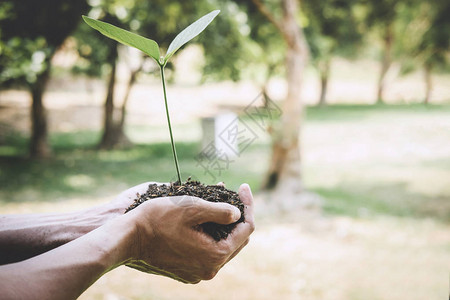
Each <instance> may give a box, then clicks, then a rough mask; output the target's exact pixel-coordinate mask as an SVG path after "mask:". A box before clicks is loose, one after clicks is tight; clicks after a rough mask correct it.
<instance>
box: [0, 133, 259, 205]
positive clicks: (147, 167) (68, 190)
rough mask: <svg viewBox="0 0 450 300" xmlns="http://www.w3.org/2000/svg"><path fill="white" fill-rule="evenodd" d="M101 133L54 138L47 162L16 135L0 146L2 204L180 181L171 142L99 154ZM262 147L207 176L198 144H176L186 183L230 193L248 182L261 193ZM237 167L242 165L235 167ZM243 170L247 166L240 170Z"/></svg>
mask: <svg viewBox="0 0 450 300" xmlns="http://www.w3.org/2000/svg"><path fill="white" fill-rule="evenodd" d="M98 138H99V134H98V133H96V132H77V133H73V134H68V133H65V134H54V135H52V137H51V143H52V148H53V150H54V155H53V157H52V158H51V159H48V160H30V159H27V158H26V157H25V156H24V155H21V154H23V153H24V152H25V151H24V149H26V139H25V138H23V137H22V138H21V137H19V136H14V137H11V138H8V139H7V142H8V144H7V145H5V146H0V182H2V188H1V189H0V201H2V202H21V201H41V200H45V201H57V200H61V199H64V198H72V197H79V196H83V195H89V196H90V197H95V196H105V195H110V194H116V193H119V192H120V191H122V190H123V189H126V188H127V187H130V186H133V185H137V184H139V183H142V182H146V181H159V182H168V181H175V180H176V173H175V166H174V164H173V160H172V153H171V148H170V144H169V143H157V144H137V145H135V146H133V147H132V148H129V149H122V150H112V151H100V150H97V149H96V148H95V146H96V143H97V141H98ZM260 148H261V147H258V146H255V147H253V148H250V149H248V150H247V151H246V152H245V153H243V154H242V156H241V157H238V158H234V159H233V161H231V162H230V164H229V166H228V168H227V167H226V165H225V164H223V165H222V166H221V168H223V170H220V172H219V170H215V167H212V168H211V170H210V171H211V173H205V171H204V169H203V168H202V167H201V166H199V165H198V161H197V160H196V156H197V155H198V153H199V152H200V150H201V149H200V145H199V143H194V142H190V143H189V142H181V143H177V151H178V155H179V159H180V168H181V171H182V176H183V179H184V180H186V179H187V177H188V176H192V178H194V179H198V180H201V181H202V182H205V183H208V184H215V183H217V182H218V181H223V182H225V183H226V184H227V186H229V187H230V188H232V189H237V188H238V187H239V184H240V183H242V182H248V183H249V184H251V185H252V186H254V187H255V190H257V187H258V185H259V184H258V181H259V176H258V174H259V173H261V172H262V168H263V166H261V167H260V168H255V167H254V166H252V165H251V163H250V161H249V160H248V157H255V156H261V155H263V154H262V152H263V151H262V150H261V149H260ZM234 164H237V165H239V166H240V167H239V168H235V167H234ZM243 166H244V168H242V167H243Z"/></svg>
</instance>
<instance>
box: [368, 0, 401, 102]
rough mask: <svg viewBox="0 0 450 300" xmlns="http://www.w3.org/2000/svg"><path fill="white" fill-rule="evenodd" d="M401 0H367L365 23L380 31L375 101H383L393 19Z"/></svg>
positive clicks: (391, 49)
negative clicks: (380, 54) (379, 55)
mask: <svg viewBox="0 0 450 300" xmlns="http://www.w3.org/2000/svg"><path fill="white" fill-rule="evenodd" d="M400 2H401V0H367V8H368V14H367V19H366V21H367V25H368V26H369V27H371V28H373V29H377V30H378V31H379V32H380V35H381V39H382V44H383V50H382V59H381V70H380V74H379V76H378V87H377V103H383V101H384V100H383V99H384V90H385V87H386V74H387V72H388V70H389V68H390V67H391V65H392V61H393V48H394V42H395V28H394V26H395V21H396V19H397V16H398V11H399V9H398V6H399V3H400Z"/></svg>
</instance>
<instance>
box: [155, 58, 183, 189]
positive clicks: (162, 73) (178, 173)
mask: <svg viewBox="0 0 450 300" xmlns="http://www.w3.org/2000/svg"><path fill="white" fill-rule="evenodd" d="M159 69H160V70H161V79H162V84H163V91H164V103H165V105H166V116H167V124H168V125H169V133H170V143H171V145H172V153H173V160H174V161H175V168H176V169H177V176H178V181H179V182H180V184H182V182H181V176H180V167H179V166H178V157H177V150H176V149H175V143H174V142H173V135H172V125H171V124H170V116H169V106H168V103H167V93H166V79H165V77H164V65H160V66H159Z"/></svg>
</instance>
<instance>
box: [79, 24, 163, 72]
mask: <svg viewBox="0 0 450 300" xmlns="http://www.w3.org/2000/svg"><path fill="white" fill-rule="evenodd" d="M83 20H84V21H85V22H86V23H87V24H88V25H89V26H91V27H92V28H94V29H95V30H98V31H100V33H102V34H103V35H106V36H107V37H109V38H111V39H114V40H116V41H118V42H119V43H122V44H124V45H127V46H131V47H134V48H137V49H139V50H141V51H142V52H144V53H145V54H147V55H149V56H150V57H152V58H154V59H155V60H156V62H158V63H159V58H160V56H161V54H160V52H159V46H158V44H157V43H156V42H155V41H154V40H151V39H147V38H145V37H142V36H140V35H137V34H135V33H132V32H129V31H127V30H124V29H122V28H119V27H116V26H114V25H111V24H108V23H105V22H102V21H99V20H95V19H92V18H89V17H86V16H83Z"/></svg>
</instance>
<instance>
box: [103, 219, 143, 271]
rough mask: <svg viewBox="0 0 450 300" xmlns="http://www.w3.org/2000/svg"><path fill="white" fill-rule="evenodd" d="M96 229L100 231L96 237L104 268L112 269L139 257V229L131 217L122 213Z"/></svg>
mask: <svg viewBox="0 0 450 300" xmlns="http://www.w3.org/2000/svg"><path fill="white" fill-rule="evenodd" d="M96 231H101V232H102V237H101V238H97V241H96V242H97V243H98V247H99V249H100V254H101V257H100V258H99V261H101V262H102V264H103V265H104V267H105V269H106V270H108V271H109V270H112V269H114V268H116V267H118V266H120V265H123V264H126V263H128V262H131V261H133V260H136V259H138V257H139V252H140V249H139V245H138V243H137V242H138V241H139V238H138V236H137V235H138V233H139V229H138V226H136V222H135V221H134V220H133V218H130V217H129V216H128V214H127V215H122V216H120V217H118V218H116V219H114V220H113V221H111V222H108V223H107V224H105V225H104V226H102V227H100V228H98V229H97V230H96Z"/></svg>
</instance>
